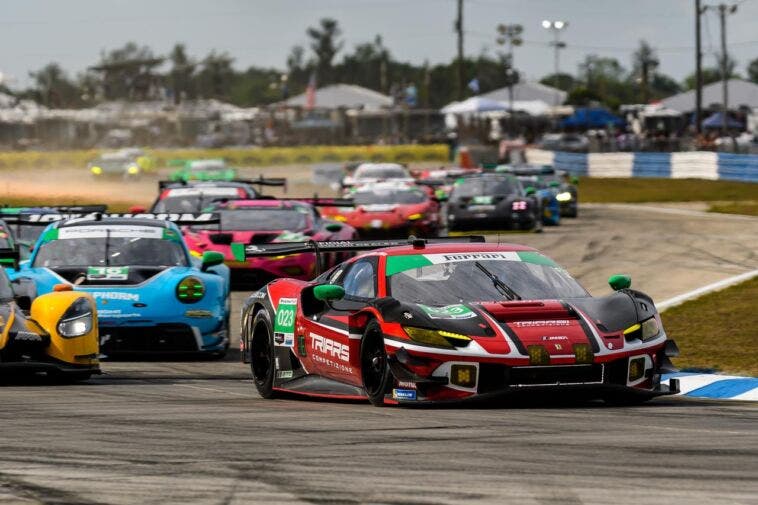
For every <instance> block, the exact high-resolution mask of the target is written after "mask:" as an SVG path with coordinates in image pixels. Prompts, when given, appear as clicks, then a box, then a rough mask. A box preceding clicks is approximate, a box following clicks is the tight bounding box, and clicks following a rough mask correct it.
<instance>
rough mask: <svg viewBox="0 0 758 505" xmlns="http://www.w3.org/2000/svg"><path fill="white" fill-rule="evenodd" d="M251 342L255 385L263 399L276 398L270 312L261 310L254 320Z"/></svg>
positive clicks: (251, 359) (251, 367)
mask: <svg viewBox="0 0 758 505" xmlns="http://www.w3.org/2000/svg"><path fill="white" fill-rule="evenodd" d="M252 333H253V336H252V339H251V340H250V369H251V370H252V372H253V383H255V388H256V389H257V390H258V393H259V394H260V395H261V396H262V397H263V398H274V397H275V396H276V391H274V338H273V330H272V325H271V318H270V317H269V315H268V311H266V310H261V311H259V312H258V313H257V314H256V315H255V318H254V319H253V325H252Z"/></svg>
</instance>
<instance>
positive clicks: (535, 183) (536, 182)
mask: <svg viewBox="0 0 758 505" xmlns="http://www.w3.org/2000/svg"><path fill="white" fill-rule="evenodd" d="M518 180H520V181H521V184H523V185H524V186H525V187H528V186H531V187H533V188H535V189H544V188H546V187H547V182H545V180H544V179H543V178H542V177H539V176H536V175H520V176H519V178H518Z"/></svg>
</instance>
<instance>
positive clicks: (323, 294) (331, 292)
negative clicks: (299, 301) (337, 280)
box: [313, 284, 345, 302]
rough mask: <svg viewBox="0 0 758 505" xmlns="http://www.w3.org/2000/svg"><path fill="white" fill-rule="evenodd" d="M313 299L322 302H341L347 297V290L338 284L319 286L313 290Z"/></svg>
mask: <svg viewBox="0 0 758 505" xmlns="http://www.w3.org/2000/svg"><path fill="white" fill-rule="evenodd" d="M313 297H314V298H315V299H316V300H321V301H322V302H330V301H332V300H341V299H342V298H344V297H345V288H343V287H342V286H338V285H336V284H319V285H318V286H316V287H315V288H313Z"/></svg>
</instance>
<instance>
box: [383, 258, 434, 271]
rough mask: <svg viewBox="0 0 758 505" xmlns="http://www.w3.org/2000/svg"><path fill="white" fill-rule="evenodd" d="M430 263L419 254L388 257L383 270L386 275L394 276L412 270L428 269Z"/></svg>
mask: <svg viewBox="0 0 758 505" xmlns="http://www.w3.org/2000/svg"><path fill="white" fill-rule="evenodd" d="M431 264H432V262H431V261H429V260H428V259H426V258H425V257H423V256H422V255H420V254H408V255H405V256H388V257H387V266H386V267H385V268H384V270H385V272H386V275H395V274H396V273H398V272H404V271H406V270H410V269H412V268H419V267H428V266H429V265H431Z"/></svg>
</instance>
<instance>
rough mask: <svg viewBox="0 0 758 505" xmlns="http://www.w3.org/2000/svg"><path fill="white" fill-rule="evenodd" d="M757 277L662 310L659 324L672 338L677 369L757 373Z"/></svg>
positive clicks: (757, 374) (756, 374)
mask: <svg viewBox="0 0 758 505" xmlns="http://www.w3.org/2000/svg"><path fill="white" fill-rule="evenodd" d="M757 300H758V277H755V278H753V279H751V280H749V281H747V282H743V283H741V284H738V285H736V286H732V287H730V288H727V289H724V290H722V291H718V292H715V293H711V294H708V295H705V296H703V297H701V298H698V299H696V300H692V301H689V302H686V303H684V304H682V305H679V306H677V307H672V308H670V309H669V310H667V311H665V312H663V313H662V314H661V317H662V319H663V327H664V328H666V333H667V334H668V336H669V338H672V339H674V340H675V341H676V343H677V345H678V346H679V350H680V351H681V356H680V357H679V358H676V359H674V360H673V361H674V364H675V365H676V366H678V367H680V368H684V367H703V368H715V369H718V370H720V371H722V372H727V373H732V374H737V375H750V376H758V359H756V356H758V310H756V301H757Z"/></svg>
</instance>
